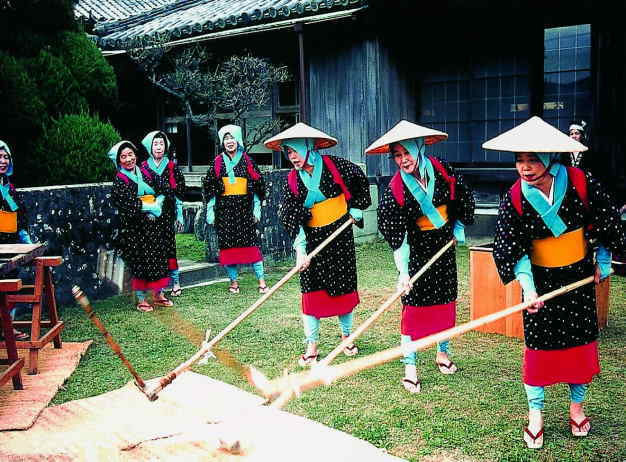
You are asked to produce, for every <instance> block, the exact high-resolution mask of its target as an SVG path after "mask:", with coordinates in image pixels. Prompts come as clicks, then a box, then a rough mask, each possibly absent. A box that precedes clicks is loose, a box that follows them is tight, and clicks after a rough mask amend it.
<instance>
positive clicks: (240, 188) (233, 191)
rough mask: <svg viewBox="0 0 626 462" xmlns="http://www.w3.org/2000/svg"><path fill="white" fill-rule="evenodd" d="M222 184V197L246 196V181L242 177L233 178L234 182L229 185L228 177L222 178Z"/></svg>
mask: <svg viewBox="0 0 626 462" xmlns="http://www.w3.org/2000/svg"><path fill="white" fill-rule="evenodd" d="M222 182H223V183H224V194H222V196H242V195H244V194H248V179H247V178H243V177H240V176H238V177H235V182H234V183H230V182H229V181H228V177H227V176H224V177H222Z"/></svg>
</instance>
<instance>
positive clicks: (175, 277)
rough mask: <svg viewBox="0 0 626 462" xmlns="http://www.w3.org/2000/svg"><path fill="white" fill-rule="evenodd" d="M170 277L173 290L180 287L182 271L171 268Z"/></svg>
mask: <svg viewBox="0 0 626 462" xmlns="http://www.w3.org/2000/svg"><path fill="white" fill-rule="evenodd" d="M170 278H171V279H172V291H177V290H179V289H180V271H179V270H177V269H174V270H170Z"/></svg>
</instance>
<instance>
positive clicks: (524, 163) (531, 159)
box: [515, 152, 547, 186]
mask: <svg viewBox="0 0 626 462" xmlns="http://www.w3.org/2000/svg"><path fill="white" fill-rule="evenodd" d="M515 168H516V169H517V173H518V174H519V176H520V178H521V179H522V180H524V181H526V182H527V183H528V184H530V185H532V186H537V184H538V183H541V181H542V180H544V179H545V178H546V177H545V176H544V173H545V172H546V168H547V167H546V166H545V165H543V162H541V161H540V160H539V157H537V156H536V155H535V154H533V153H529V152H522V153H518V154H515Z"/></svg>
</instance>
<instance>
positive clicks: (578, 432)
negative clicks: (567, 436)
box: [569, 417, 591, 437]
mask: <svg viewBox="0 0 626 462" xmlns="http://www.w3.org/2000/svg"><path fill="white" fill-rule="evenodd" d="M587 424H589V429H588V430H587V431H585V430H582V428H583V427H584V426H585V425H587ZM569 426H570V428H571V429H572V435H574V436H578V437H581V436H587V435H588V434H589V430H591V421H590V420H589V417H585V418H584V419H583V420H582V421H581V422H580V423H576V421H575V420H574V419H569Z"/></svg>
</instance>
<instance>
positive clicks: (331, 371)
mask: <svg viewBox="0 0 626 462" xmlns="http://www.w3.org/2000/svg"><path fill="white" fill-rule="evenodd" d="M593 281H594V277H593V276H589V277H586V278H584V279H581V280H580V281H576V282H573V283H571V284H568V285H566V286H563V287H561V288H559V289H555V290H553V291H551V292H548V293H546V294H544V295H542V296H541V297H538V298H537V299H536V300H532V301H527V302H523V303H519V304H517V305H514V306H511V307H508V308H505V309H503V310H501V311H497V312H495V313H491V314H488V315H486V316H482V317H480V318H477V319H474V320H472V321H469V322H466V323H465V324H461V325H459V326H456V327H452V328H450V329H446V330H444V331H441V332H438V333H436V334H433V335H429V336H428V337H424V338H421V339H419V340H415V341H413V342H409V343H406V344H404V345H402V346H399V347H395V348H390V349H388V350H384V351H379V352H377V353H373V354H371V355H369V356H364V357H362V358H358V359H354V360H352V361H347V362H345V363H342V364H339V365H334V366H321V367H313V368H312V369H311V370H310V371H308V372H302V373H299V374H290V375H288V376H286V377H282V378H280V379H276V380H273V381H267V382H264V381H263V380H258V379H257V382H255V385H257V388H258V389H259V390H260V391H261V393H263V395H264V396H265V397H266V398H268V399H273V398H276V397H278V399H277V400H276V401H275V403H274V404H273V406H274V407H282V406H284V405H285V404H286V403H287V402H288V401H289V399H291V397H293V396H294V395H295V394H299V393H300V392H302V391H306V390H309V389H312V388H315V387H318V386H320V385H330V384H331V383H332V382H334V381H336V380H338V379H340V378H343V377H348V376H350V375H354V374H356V373H358V372H360V371H362V370H365V369H370V368H372V367H375V366H379V365H381V364H384V363H387V362H389V361H393V360H394V359H397V358H400V357H402V356H403V355H404V354H405V353H409V352H414V351H418V350H424V349H426V348H429V347H431V346H432V345H434V344H436V343H438V342H443V341H445V340H449V339H451V338H454V337H458V336H460V335H462V334H464V333H466V332H469V331H470V330H473V329H476V328H478V327H481V326H483V325H485V324H488V323H490V322H493V321H497V320H498V319H501V318H505V317H507V316H510V315H511V314H514V313H517V312H519V311H523V310H525V309H526V308H528V307H530V306H532V305H533V304H535V303H536V302H540V301H541V302H545V301H546V300H550V299H551V298H554V297H558V296H559V295H563V294H565V293H567V292H571V291H572V290H574V289H577V288H579V287H581V286H584V285H586V284H589V283H591V282H593ZM252 376H253V377H255V376H256V377H262V374H261V373H260V372H258V371H256V370H254V371H253V374H252Z"/></svg>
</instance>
